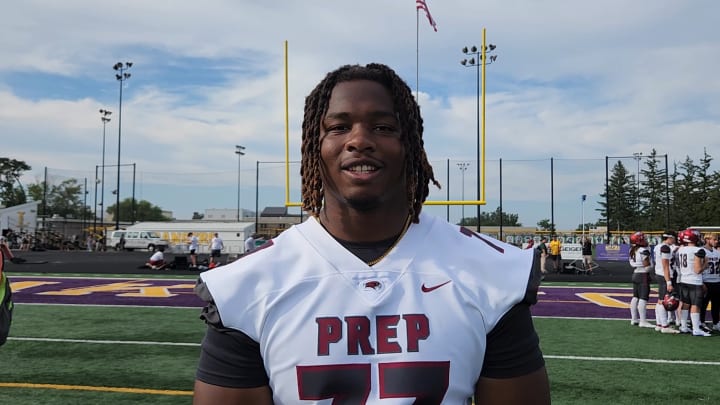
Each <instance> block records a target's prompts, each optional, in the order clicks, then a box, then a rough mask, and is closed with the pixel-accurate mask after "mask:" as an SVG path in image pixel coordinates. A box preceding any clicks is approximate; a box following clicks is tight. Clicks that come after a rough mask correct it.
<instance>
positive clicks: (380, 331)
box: [375, 315, 402, 354]
mask: <svg viewBox="0 0 720 405" xmlns="http://www.w3.org/2000/svg"><path fill="white" fill-rule="evenodd" d="M399 321H400V316H399V315H389V316H378V317H377V319H375V323H376V324H377V351H378V354H379V353H400V352H402V348H401V347H400V345H399V344H398V343H397V342H391V341H390V339H395V338H397V328H396V326H397V324H398V322H399Z"/></svg>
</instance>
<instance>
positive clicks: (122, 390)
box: [0, 383, 193, 396]
mask: <svg viewBox="0 0 720 405" xmlns="http://www.w3.org/2000/svg"><path fill="white" fill-rule="evenodd" d="M0 387H2V388H37V389H49V390H68V391H99V392H120V393H124V394H149V395H185V396H190V395H192V394H193V392H192V391H180V390H153V389H149V388H123V387H93V386H90V385H61V384H31V383H0Z"/></svg>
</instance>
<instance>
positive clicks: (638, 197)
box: [633, 152, 642, 214]
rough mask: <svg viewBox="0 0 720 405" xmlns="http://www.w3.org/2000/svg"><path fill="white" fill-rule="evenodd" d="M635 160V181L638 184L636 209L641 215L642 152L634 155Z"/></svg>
mask: <svg viewBox="0 0 720 405" xmlns="http://www.w3.org/2000/svg"><path fill="white" fill-rule="evenodd" d="M633 159H635V161H636V162H637V172H636V173H637V178H636V179H635V182H636V184H637V187H636V189H635V204H636V205H635V209H636V210H637V214H640V159H642V152H635V153H633Z"/></svg>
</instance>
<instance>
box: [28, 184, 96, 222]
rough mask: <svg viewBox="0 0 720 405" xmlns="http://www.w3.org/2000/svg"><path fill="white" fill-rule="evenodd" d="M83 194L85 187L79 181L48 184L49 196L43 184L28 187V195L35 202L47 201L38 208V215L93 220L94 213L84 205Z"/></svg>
mask: <svg viewBox="0 0 720 405" xmlns="http://www.w3.org/2000/svg"><path fill="white" fill-rule="evenodd" d="M83 192H84V190H83V186H82V185H81V184H78V181H77V179H66V180H63V181H62V182H61V183H60V184H48V188H47V196H46V195H45V185H44V183H43V182H38V183H33V184H29V185H28V194H29V195H30V197H31V198H32V199H33V200H34V201H43V200H45V204H40V205H39V206H38V215H40V216H47V217H51V216H53V215H59V216H61V217H63V218H76V219H82V218H92V215H93V213H92V211H91V210H90V208H89V207H88V206H87V205H85V203H84V197H85V196H84V195H83ZM44 197H45V198H44ZM46 208H47V212H46V211H45V209H46Z"/></svg>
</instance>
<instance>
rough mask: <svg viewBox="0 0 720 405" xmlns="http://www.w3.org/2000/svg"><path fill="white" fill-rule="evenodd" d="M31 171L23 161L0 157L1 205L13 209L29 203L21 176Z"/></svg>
mask: <svg viewBox="0 0 720 405" xmlns="http://www.w3.org/2000/svg"><path fill="white" fill-rule="evenodd" d="M30 169H31V167H30V166H29V165H28V164H27V163H25V162H23V161H22V160H16V159H10V158H6V157H0V204H2V205H4V206H6V207H12V206H15V205H19V204H25V203H26V202H27V195H26V194H25V190H23V187H22V184H21V183H20V176H22V174H23V172H25V171H28V170H30ZM16 184H17V186H16Z"/></svg>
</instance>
